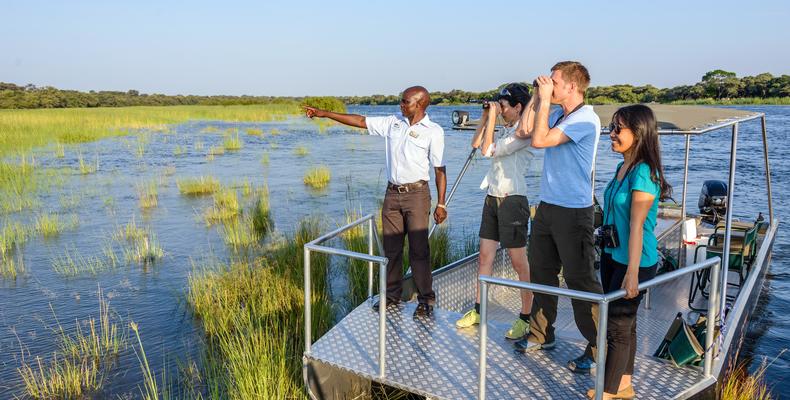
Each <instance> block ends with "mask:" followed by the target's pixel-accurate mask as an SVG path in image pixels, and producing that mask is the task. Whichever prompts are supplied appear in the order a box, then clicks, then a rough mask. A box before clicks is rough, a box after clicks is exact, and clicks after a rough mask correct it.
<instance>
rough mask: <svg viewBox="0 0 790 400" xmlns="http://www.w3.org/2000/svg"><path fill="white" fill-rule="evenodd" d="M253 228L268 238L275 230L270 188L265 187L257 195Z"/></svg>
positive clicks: (254, 203) (253, 213) (253, 209)
mask: <svg viewBox="0 0 790 400" xmlns="http://www.w3.org/2000/svg"><path fill="white" fill-rule="evenodd" d="M250 214H251V215H252V228H253V229H254V230H255V232H257V233H258V235H260V236H261V237H263V236H266V234H268V233H269V232H270V231H271V230H272V229H273V228H274V220H272V216H271V209H270V204H269V188H268V186H264V187H263V188H261V189H259V190H258V191H257V192H256V195H255V201H254V202H253V206H252V210H251V212H250Z"/></svg>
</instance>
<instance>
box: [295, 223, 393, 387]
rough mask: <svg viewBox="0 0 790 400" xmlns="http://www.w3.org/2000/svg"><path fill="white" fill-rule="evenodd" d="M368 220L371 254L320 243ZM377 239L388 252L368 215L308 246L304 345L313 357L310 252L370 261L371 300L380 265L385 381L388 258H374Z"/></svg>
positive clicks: (381, 364)
mask: <svg viewBox="0 0 790 400" xmlns="http://www.w3.org/2000/svg"><path fill="white" fill-rule="evenodd" d="M365 221H368V222H369V223H368V253H369V254H363V253H357V252H354V251H349V250H343V249H335V248H331V247H326V246H321V245H319V244H318V243H321V242H324V241H326V240H329V239H332V238H334V237H336V236H337V235H339V234H341V233H343V232H344V231H346V230H348V229H351V228H353V227H355V226H357V225H360V224H362V223H364V222H365ZM373 240H375V241H376V243H377V244H378V247H379V251H380V252H381V254H383V253H384V251H383V249H382V248H381V242H380V241H379V239H378V232H376V228H375V223H374V219H373V214H368V215H366V216H364V217H362V218H360V219H358V220H356V221H354V222H351V223H349V224H346V225H344V226H341V227H340V228H337V229H335V230H333V231H332V232H329V233H327V234H324V235H321V236H319V237H318V238H316V239H314V240H312V241H310V242H308V243H307V244H305V245H304V313H305V316H304V321H305V323H304V325H305V326H304V331H305V335H304V336H305V337H304V340H305V345H304V349H305V350H304V353H305V354H306V355H309V354H310V350H311V347H312V341H313V333H312V300H311V291H312V287H311V282H310V278H311V270H310V252H311V251H316V252H320V253H325V254H332V255H340V256H345V257H348V258H353V259H358V260H363V261H367V262H368V298H372V297H373V276H372V274H373V269H372V268H373V266H372V263H376V264H378V265H379V302H380V303H379V305H380V307H379V376H380V377H381V378H384V374H385V372H386V361H385V351H386V329H387V325H386V311H387V262H388V260H387V258H386V257H381V256H374V255H373ZM302 374H303V377H304V379H305V382H306V379H307V378H306V377H307V375H306V370H304V368H303V372H302Z"/></svg>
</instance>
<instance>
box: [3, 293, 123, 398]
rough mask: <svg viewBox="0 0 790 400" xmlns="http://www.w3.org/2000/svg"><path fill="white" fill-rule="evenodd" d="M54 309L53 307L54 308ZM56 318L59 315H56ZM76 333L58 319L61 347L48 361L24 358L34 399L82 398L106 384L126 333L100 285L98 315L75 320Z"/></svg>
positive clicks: (23, 369)
mask: <svg viewBox="0 0 790 400" xmlns="http://www.w3.org/2000/svg"><path fill="white" fill-rule="evenodd" d="M53 313H54V311H53ZM55 319H56V320H57V317H55ZM75 325H76V327H75V329H74V331H73V333H68V332H66V330H65V329H63V327H62V325H60V323H59V322H58V329H57V331H56V333H57V335H58V337H59V339H60V346H59V351H56V352H54V354H53V357H52V360H50V362H49V363H45V362H43V361H42V359H41V357H36V361H35V364H34V365H33V367H31V366H30V364H28V363H27V362H26V361H25V360H24V359H23V360H22V365H21V367H19V368H18V369H17V371H18V373H19V375H20V377H21V378H22V382H23V385H24V388H25V392H26V394H27V395H28V396H29V397H31V398H34V399H80V398H85V397H92V396H93V395H95V394H97V392H99V391H100V390H101V388H102V386H103V384H104V380H105V378H106V375H107V373H108V371H109V370H110V369H111V368H112V366H113V364H114V363H115V361H116V360H117V356H118V354H119V352H120V350H121V349H122V348H125V346H126V336H125V333H124V332H122V331H120V330H119V329H118V324H117V323H116V322H114V321H113V320H112V319H111V317H110V308H109V302H107V301H106V300H105V299H104V297H103V295H102V291H101V289H99V319H98V326H97V320H96V319H94V318H93V317H91V318H89V319H88V320H87V321H85V322H84V325H85V328H83V327H82V324H81V323H80V322H79V321H76V322H75Z"/></svg>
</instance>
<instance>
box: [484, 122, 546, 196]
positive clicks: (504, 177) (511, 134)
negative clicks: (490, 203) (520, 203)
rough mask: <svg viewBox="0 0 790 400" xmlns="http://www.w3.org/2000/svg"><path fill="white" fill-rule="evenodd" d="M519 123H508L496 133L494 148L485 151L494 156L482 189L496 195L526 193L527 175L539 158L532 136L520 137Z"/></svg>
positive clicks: (486, 153)
mask: <svg viewBox="0 0 790 400" xmlns="http://www.w3.org/2000/svg"><path fill="white" fill-rule="evenodd" d="M518 125H519V124H518V123H517V124H515V125H513V126H510V127H508V126H504V127H502V128H501V129H500V130H499V131H498V132H497V134H496V140H495V141H494V143H493V146H491V147H492V151H491V152H488V151H487V152H485V153H483V156H484V157H491V159H492V160H491V168H489V169H488V174H486V176H485V178H483V182H482V183H481V184H480V189H483V190H488V194H489V195H490V196H494V197H507V196H526V195H527V181H526V179H525V178H524V174H525V173H526V172H527V168H528V167H529V165H530V164H531V163H532V159H533V158H535V153H534V150H533V149H532V146H531V143H532V139H520V138H518V137H516V129H518Z"/></svg>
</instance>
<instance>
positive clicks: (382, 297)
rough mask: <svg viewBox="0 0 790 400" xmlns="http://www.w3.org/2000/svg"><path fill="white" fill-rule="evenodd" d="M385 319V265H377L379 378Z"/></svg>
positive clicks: (382, 365) (382, 371) (383, 362)
mask: <svg viewBox="0 0 790 400" xmlns="http://www.w3.org/2000/svg"><path fill="white" fill-rule="evenodd" d="M386 318H387V264H385V263H380V264H379V377H380V378H384V373H385V372H386V368H385V366H386V361H385V359H384V352H385V351H386V350H385V334H386Z"/></svg>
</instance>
